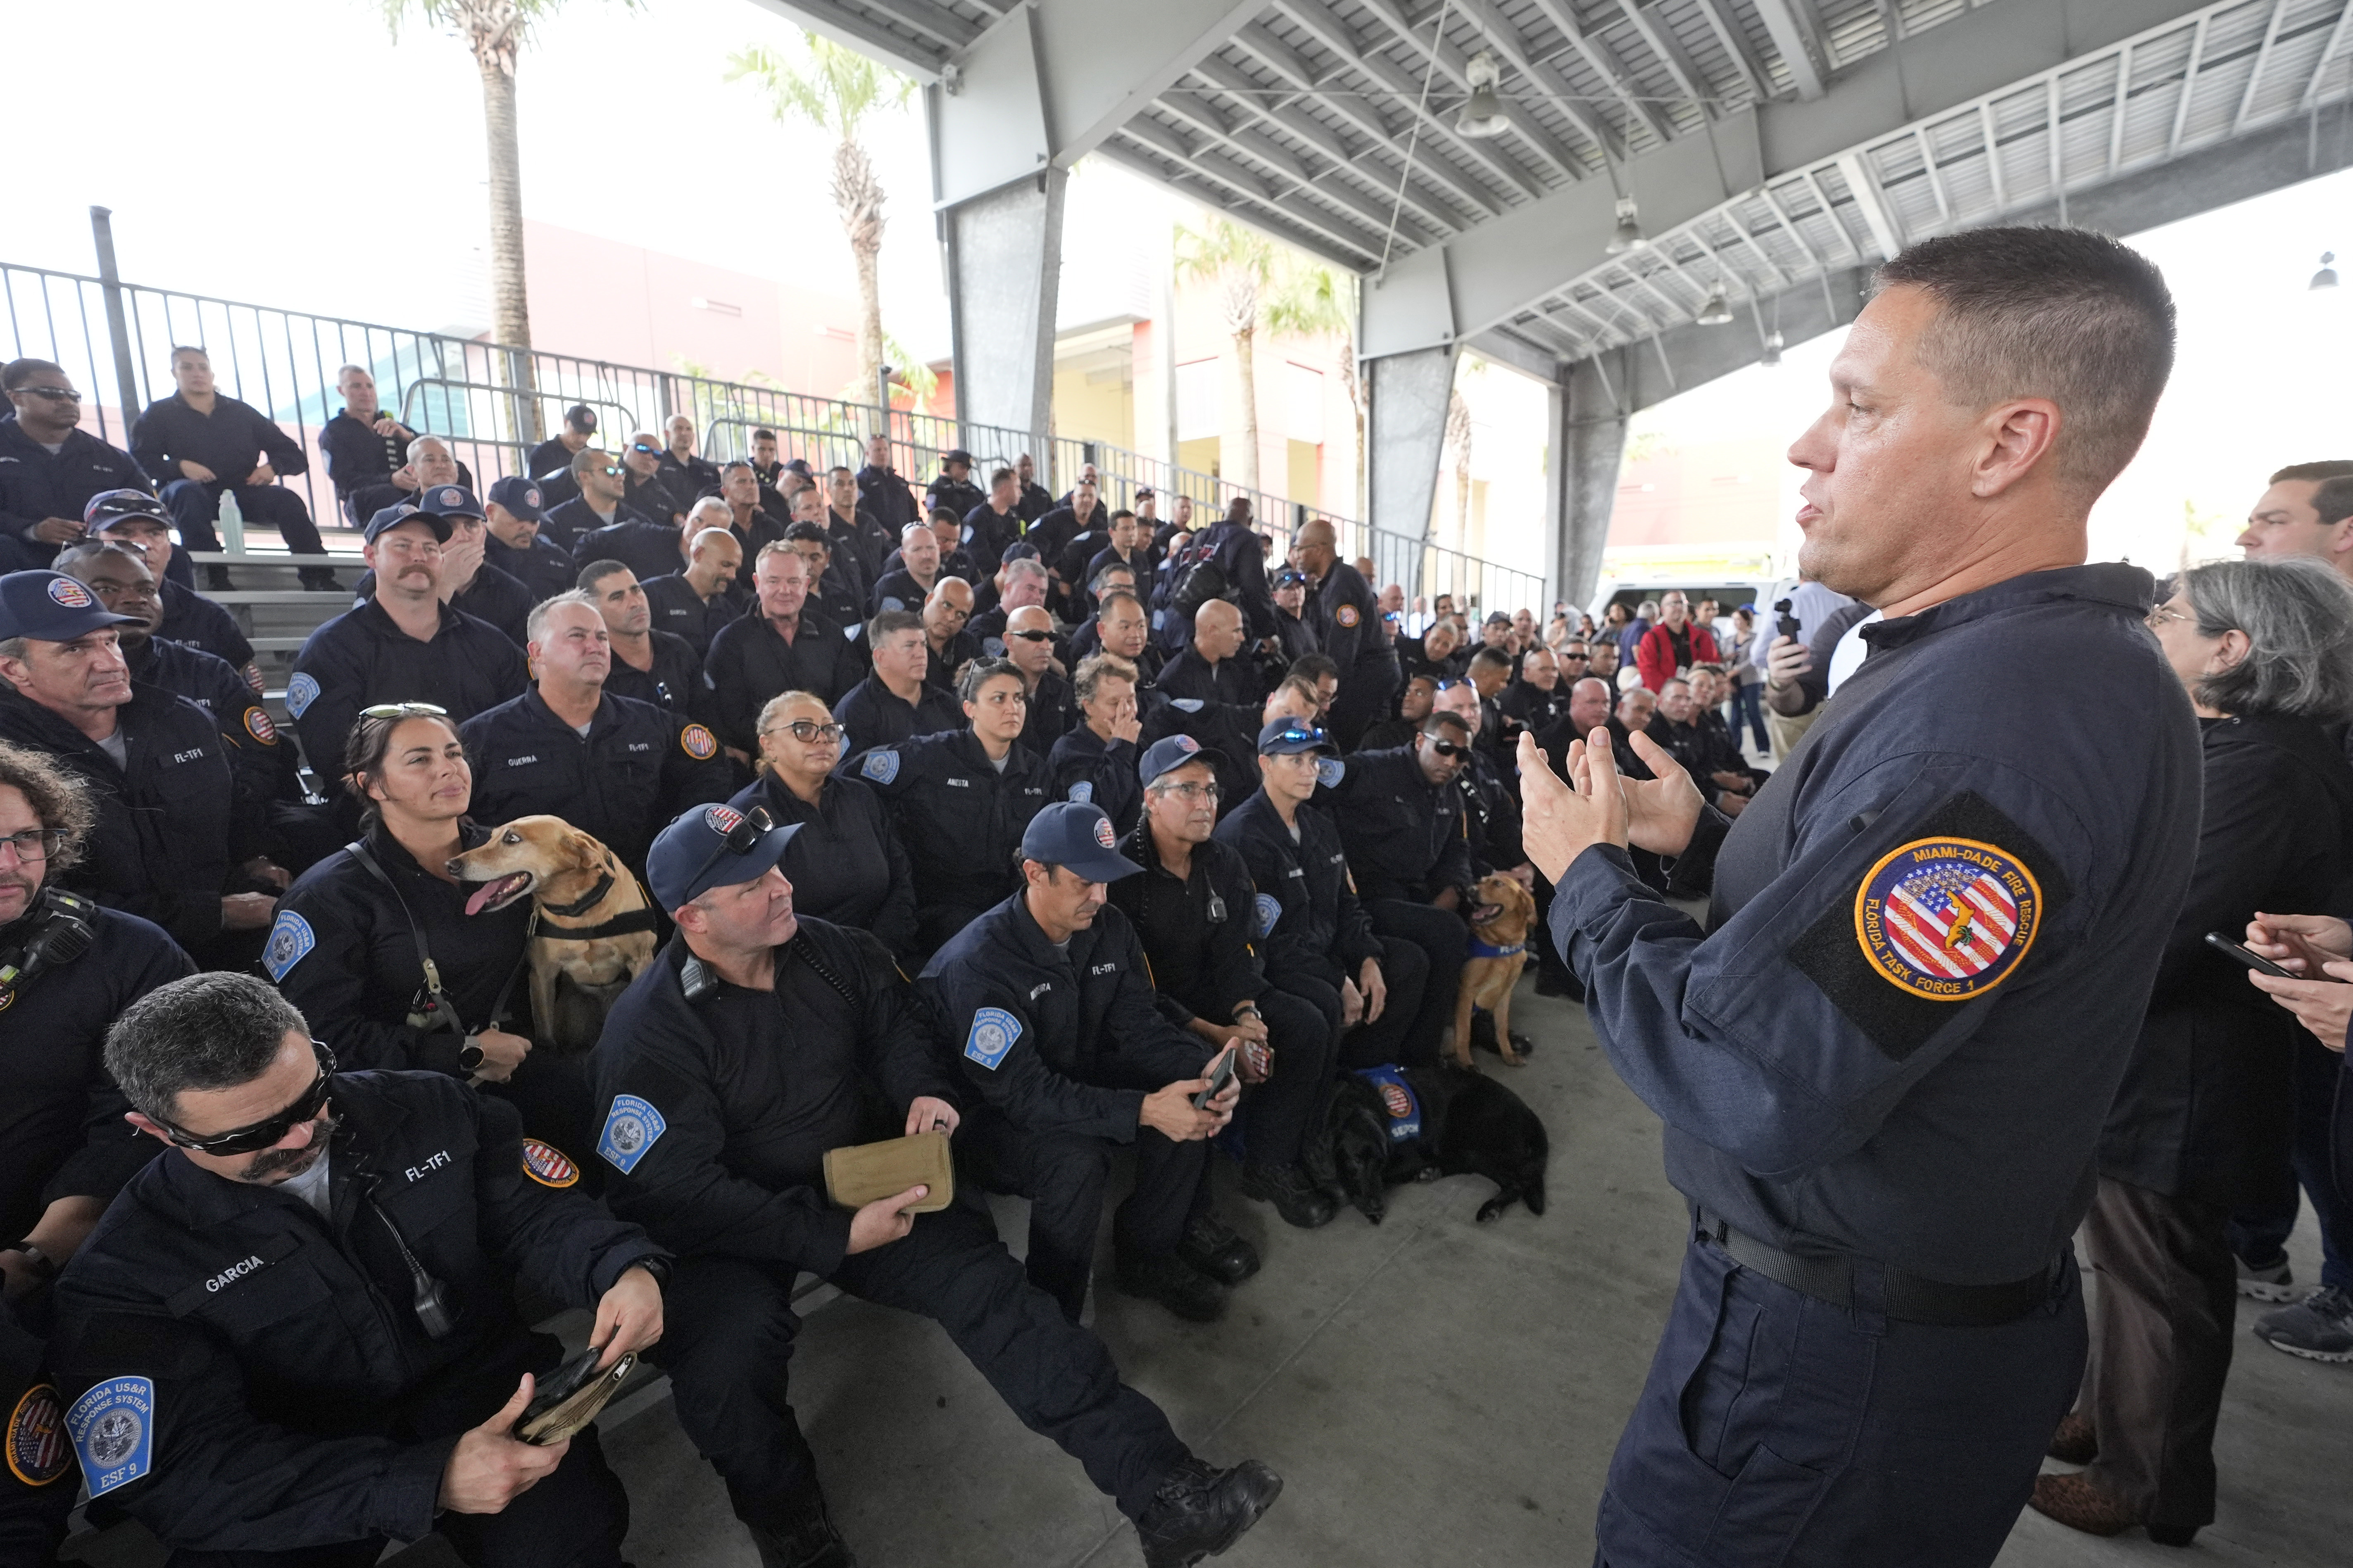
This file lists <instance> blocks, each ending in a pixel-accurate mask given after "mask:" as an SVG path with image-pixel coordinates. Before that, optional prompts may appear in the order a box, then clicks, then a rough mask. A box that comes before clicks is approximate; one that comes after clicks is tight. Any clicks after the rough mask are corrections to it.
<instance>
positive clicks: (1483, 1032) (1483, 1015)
mask: <svg viewBox="0 0 2353 1568" xmlns="http://www.w3.org/2000/svg"><path fill="white" fill-rule="evenodd" d="M1471 1044H1472V1047H1475V1048H1476V1049H1479V1050H1482V1051H1493V1050H1495V1048H1496V1047H1495V1015H1493V1013H1488V1012H1483V1011H1482V1012H1477V1013H1473V1014H1472V1015H1471ZM1535 1048H1536V1043H1535V1041H1534V1040H1532V1039H1530V1038H1528V1037H1526V1036H1525V1035H1523V1034H1522V1033H1520V1032H1519V1031H1518V1030H1517V1029H1514V1030H1513V1031H1512V1049H1514V1050H1515V1051H1517V1052H1519V1053H1520V1055H1522V1056H1524V1057H1526V1056H1534V1055H1535ZM1496 1054H1497V1055H1499V1056H1500V1055H1502V1054H1503V1053H1502V1052H1500V1051H1496Z"/></svg>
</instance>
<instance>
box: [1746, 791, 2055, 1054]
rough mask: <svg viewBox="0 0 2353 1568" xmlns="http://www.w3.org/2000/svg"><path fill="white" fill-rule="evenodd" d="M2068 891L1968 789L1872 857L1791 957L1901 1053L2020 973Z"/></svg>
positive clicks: (2050, 866)
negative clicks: (1847, 894)
mask: <svg viewBox="0 0 2353 1568" xmlns="http://www.w3.org/2000/svg"><path fill="white" fill-rule="evenodd" d="M2067 898H2068V887H2067V881H2066V878H2065V876H2064V874H2063V873H2062V872H2061V871H2060V869H2059V867H2058V865H2057V863H2056V862H2055V861H2053V860H2052V858H2051V856H2050V854H2049V853H2048V852H2047V851H2046V850H2044V849H2043V847H2042V845H2041V844H2039V843H2037V842H2036V841H2035V840H2034V839H2033V838H2032V837H2029V835H2028V834H2027V832H2026V830H2025V829H2024V828H2022V827H2021V826H2019V825H2018V824H2017V823H2015V822H2013V821H2011V820H2010V817H2009V816H2007V815H2005V814H2004V813H2003V812H2002V811H2000V809H1999V808H1998V807H1996V806H1995V805H1992V804H1991V803H1990V802H1989V801H1987V800H1986V799H1984V798H1983V797H1982V796H1980V795H1976V794H1974V793H1971V792H1966V791H1965V792H1963V793H1962V794H1960V795H1955V796H1954V797H1953V798H1952V799H1951V800H1948V801H1947V802H1945V803H1944V804H1943V805H1939V806H1938V807H1936V809H1935V810H1934V811H1932V812H1930V813H1929V814H1928V815H1927V816H1926V817H1924V818H1922V819H1921V820H1920V821H1919V822H1918V823H1917V824H1915V825H1914V826H1913V828H1912V833H1911V836H1910V837H1906V838H1905V841H1904V842H1903V843H1901V844H1899V845H1897V846H1896V847H1894V848H1893V849H1890V850H1889V851H1888V852H1887V853H1885V854H1883V855H1882V856H1880V857H1879V858H1877V859H1876V860H1874V861H1873V863H1872V864H1871V866H1870V868H1868V869H1867V870H1865V871H1864V872H1863V873H1862V876H1861V877H1860V878H1859V879H1858V880H1857V884H1856V887H1855V890H1854V896H1853V897H1852V900H1846V901H1843V902H1841V903H1840V904H1838V905H1835V906H1833V907H1832V908H1831V909H1829V910H1824V911H1823V913H1822V914H1821V916H1820V918H1819V919H1818V920H1816V921H1815V922H1814V923H1813V925H1812V926H1810V927H1809V928H1808V929H1807V931H1805V932H1804V933H1803V934H1802V935H1800V936H1799V938H1798V939H1797V941H1796V942H1792V943H1791V944H1790V947H1789V961H1790V962H1791V963H1793V964H1795V965H1796V966H1797V968H1798V970H1799V972H1800V973H1803V974H1804V975H1805V976H1806V977H1807V978H1808V979H1810V980H1811V981H1812V982H1813V983H1814V984H1816V985H1819V986H1820V987H1821V989H1822V992H1823V994H1825V995H1827V996H1828V997H1830V999H1831V1002H1832V1003H1834V1004H1835V1005H1837V1007H1838V1009H1839V1011H1840V1012H1841V1013H1843V1014H1845V1015H1846V1016H1848V1017H1849V1018H1850V1019H1852V1020H1853V1022H1854V1024H1855V1025H1856V1026H1858V1027H1859V1028H1861V1029H1862V1031H1863V1033H1864V1034H1866V1035H1868V1036H1870V1037H1871V1040H1872V1043H1873V1045H1875V1046H1877V1047H1879V1048H1880V1050H1881V1051H1883V1053H1885V1054H1886V1055H1887V1056H1888V1057H1889V1058H1891V1059H1893V1060H1895V1061H1902V1060H1904V1059H1905V1058H1907V1057H1909V1056H1910V1055H1911V1054H1912V1053H1913V1052H1914V1051H1915V1050H1917V1049H1919V1048H1920V1047H1922V1046H1923V1045H1925V1044H1926V1043H1927V1041H1928V1040H1929V1039H1930V1038H1931V1037H1933V1036H1934V1035H1935V1034H1936V1032H1937V1030H1939V1029H1941V1028H1942V1027H1943V1026H1945V1025H1946V1024H1947V1022H1948V1021H1949V1020H1950V1019H1951V1018H1952V1016H1953V1013H1952V1004H1954V1003H1957V1002H1970V1001H1974V1000H1976V999H1977V998H1978V997H1980V996H1983V995H1985V994H1987V993H1989V992H1990V991H1992V990H1993V989H1994V988H1995V987H1996V986H1998V985H2000V984H2001V983H2002V982H2004V981H2005V980H2008V979H2009V978H2010V976H2011V975H2012V974H2014V973H2017V972H2018V969H2019V966H2020V965H2021V963H2024V962H2025V960H2026V956H2027V953H2028V952H2029V951H2030V950H2031V948H2032V947H2033V945H2034V941H2035V938H2036V937H2037V936H2038V935H2039V934H2040V933H2041V931H2042V926H2043V924H2044V923H2045V922H2046V921H2048V920H2049V919H2050V918H2051V916H2052V915H2053V914H2055V913H2056V912H2057V911H2058V910H2059V909H2060V908H2061V907H2062V906H2063V905H2064V904H2065V902H2066V900H2067Z"/></svg>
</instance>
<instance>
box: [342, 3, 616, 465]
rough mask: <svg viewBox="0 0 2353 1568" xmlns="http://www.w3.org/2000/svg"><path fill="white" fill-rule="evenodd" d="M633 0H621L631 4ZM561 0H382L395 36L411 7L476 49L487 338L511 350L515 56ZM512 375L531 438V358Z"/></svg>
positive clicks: (517, 168) (520, 323)
mask: <svg viewBox="0 0 2353 1568" xmlns="http://www.w3.org/2000/svg"><path fill="white" fill-rule="evenodd" d="M637 3H638V0H622V4H624V5H636V4H637ZM561 4H563V0H383V5H384V20H385V26H387V27H389V28H390V29H391V31H392V35H393V37H395V38H396V39H397V38H398V37H400V25H401V23H402V22H404V21H406V19H407V17H408V15H409V13H410V12H412V11H414V12H416V13H417V14H418V15H420V16H423V17H424V18H425V19H426V20H427V22H432V23H438V24H439V25H441V26H447V27H449V28H451V29H452V30H454V31H455V32H456V33H457V34H458V35H459V37H463V38H464V39H465V40H466V45H467V47H469V48H470V49H472V50H473V51H474V68H475V69H477V70H478V71H480V73H481V77H482V124H483V129H484V131H485V132H486V133H487V134H488V136H489V138H490V165H491V168H490V174H491V182H490V184H491V341H492V342H497V343H501V344H504V345H506V346H507V347H509V348H516V349H528V348H530V347H531V300H530V291H529V289H528V287H527V286H526V284H525V282H524V279H523V268H522V154H521V153H520V152H519V151H518V149H517V146H516V142H515V57H516V56H518V55H520V54H521V53H522V47H523V45H524V44H525V43H527V42H529V41H530V37H531V26H532V24H533V22H534V21H536V20H538V19H539V18H540V17H542V16H548V15H550V14H552V13H553V12H554V10H555V8H556V6H558V5H561ZM514 361H515V363H512V365H510V366H508V372H509V376H510V381H511V384H512V385H514V386H515V387H517V388H518V389H519V390H520V391H521V393H522V396H521V397H520V398H518V399H517V403H518V405H519V407H520V410H521V417H520V418H519V419H518V420H517V424H518V426H519V427H520V430H519V433H524V434H527V435H528V437H529V438H530V439H532V440H533V441H536V440H538V439H539V438H540V435H541V424H540V416H539V402H538V399H536V398H535V397H533V396H532V395H531V392H532V370H531V359H530V356H529V355H527V354H518V355H516V356H514Z"/></svg>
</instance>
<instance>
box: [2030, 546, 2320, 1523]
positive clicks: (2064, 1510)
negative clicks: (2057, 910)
mask: <svg viewBox="0 0 2353 1568" xmlns="http://www.w3.org/2000/svg"><path fill="white" fill-rule="evenodd" d="M2149 626H2150V629H2151V630H2153V631H2154V632H2155V633H2156V634H2157V637H2158V642H2159V643H2160V644H2161V645H2162V646H2163V647H2164V649H2165V653H2166V656H2167V658H2168V660H2169V661H2170V662H2171V664H2172V666H2173V668H2174V671H2175V673H2177V674H2178V675H2179V676H2180V678H2181V683H2182V685H2183V687H2184V688H2185V689H2187V690H2188V691H2189V698H2190V702H2191V704H2192V706H2193V707H2195V708H2196V710H2197V712H2198V719H2199V725H2200V729H2201V731H2203V734H2204V755H2205V768H2204V773H2205V808H2204V813H2203V816H2202V819H2201V826H2200V839H2199V848H2198V864H2197V868H2196V870H2195V871H2194V873H2193V874H2192V877H2191V879H2190V886H2189V895H2188V897H2187V898H2186V899H2185V900H2184V901H2183V904H2182V909H2181V913H2180V915H2179V918H2178V919H2177V920H2176V921H2174V926H2173V932H2172V935H2171V936H2170V938H2169V939H2168V941H2167V943H2166V952H2165V956H2164V960H2163V962H2162V963H2161V964H2160V965H2159V967H2158V975H2157V984H2156V988H2155V990H2154V992H2153V993H2152V994H2151V995H2150V997H2149V1003H2148V1011H2147V1016H2146V1018H2145V1019H2144V1021H2143V1023H2142V1026H2141V1032H2140V1037H2139V1040H2138V1041H2137V1044H2136V1046H2135V1047H2134V1050H2133V1055H2132V1058H2131V1059H2130V1061H2129V1062H2128V1063H2127V1064H2126V1068H2125V1076H2124V1080H2123V1082H2122V1084H2121V1085H2120V1086H2119V1087H2118V1089H2117V1090H2116V1100H2115V1102H2114V1105H2113V1106H2112V1108H2111V1109H2110V1110H2109V1113H2108V1120H2107V1125H2106V1128H2105V1131H2103V1133H2102V1135H2101V1139H2100V1147H2099V1191H2098V1193H2097V1194H2096V1196H2094V1199H2093V1202H2092V1208H2091V1213H2090V1214H2089V1215H2087V1216H2086V1217H2085V1219H2084V1241H2085V1244H2086V1247H2087V1249H2088V1251H2089V1252H2090V1255H2091V1259H2092V1263H2093V1266H2094V1268H2095V1269H2096V1270H2097V1271H2098V1274H2099V1277H2100V1288H2099V1289H2098V1290H2097V1291H2096V1292H2095V1293H2094V1303H2095V1305H2094V1310H2093V1314H2092V1321H2091V1337H2092V1356H2091V1363H2090V1369H2089V1371H2088V1372H2087V1373H2086V1375H2085V1377H2084V1385H2083V1391H2082V1393H2081V1394H2080V1396H2079V1397H2078V1399H2077V1401H2076V1405H2075V1409H2074V1412H2073V1414H2072V1415H2069V1416H2068V1417H2067V1419H2066V1420H2065V1421H2063V1422H2062V1423H2061V1424H2060V1427H2059V1431H2058V1433H2057V1434H2056V1436H2054V1437H2053V1439H2052V1446H2051V1452H2052V1456H2053V1457H2054V1458H2061V1459H2064V1460H2068V1461H2071V1462H2073V1463H2078V1464H2084V1465H2085V1466H2086V1468H2084V1471H2083V1472H2082V1473H2081V1474H2079V1475H2048V1476H2043V1477H2042V1478H2040V1479H2038V1480H2037V1481H2036V1482H2035V1487H2034V1496H2033V1503H2034V1507H2035V1508H2036V1509H2037V1510H2041V1511H2042V1512H2043V1513H2046V1514H2049V1515H2050V1516H2051V1517H2052V1518H2053V1519H2056V1520H2058V1521H2060V1522H2061V1523H2063V1524H2067V1525H2072V1526H2073V1527H2074V1528H2075V1529H2078V1530H2083V1531H2090V1532H2091V1533H2094V1534H2098V1535H2114V1534H2116V1533H2117V1532H2118V1531H2123V1530H2126V1529H2129V1528H2131V1527H2132V1526H2133V1525H2136V1524H2139V1525H2145V1526H2147V1530H2148V1533H2149V1535H2150V1537H2151V1538H2152V1539H2154V1540H2156V1541H2158V1542H2164V1543H2166V1544H2168V1545H2176V1546H2179V1545H2187V1544H2188V1543H2189V1539H2190V1537H2192V1536H2193V1535H2195V1534H2196V1533H2197V1532H2198V1531H2199V1529H2200V1527H2201V1526H2203V1525H2205V1524H2208V1523H2210V1522H2211V1521H2212V1520H2213V1518H2214V1456H2213V1438H2214V1423H2215V1417H2216V1415H2218V1414H2219V1412H2220V1410H2221V1402H2222V1383H2223V1379H2224V1377H2225V1375H2226V1374H2227V1373H2229V1371H2230V1365H2231V1345H2232V1321H2233V1314H2234V1309H2235V1301H2236V1286H2237V1272H2238V1270H2237V1265H2236V1263H2235V1261H2234V1260H2233V1258H2232V1253H2231V1247H2230V1242H2229V1240H2228V1236H2227V1226H2228V1223H2229V1220H2230V1216H2231V1213H2232V1209H2233V1208H2234V1207H2236V1206H2237V1205H2239V1204H2240V1203H2242V1201H2245V1200H2247V1199H2249V1198H2252V1197H2255V1196H2259V1195H2261V1188H2260V1186H2259V1185H2258V1184H2259V1183H2260V1182H2261V1181H2262V1180H2263V1177H2264V1176H2265V1174H2266V1173H2269V1172H2273V1171H2276V1170H2278V1169H2280V1168H2282V1167H2283V1166H2284V1164H2285V1163H2286V1160H2287V1151H2288V1144H2289V1141H2290V1138H2291V1136H2292V1128H2293V1101H2294V1093H2293V1089H2292V1081H2293V1080H2292V1077H2291V1071H2292V1065H2293V1062H2294V1055H2293V1053H2294V1051H2295V1047H2296V1043H2297V1042H2296V1035H2297V1028H2296V1025H2295V1019H2294V1018H2293V1017H2292V1016H2289V1015H2288V1014H2286V1013H2284V1012H2283V1011H2281V1010H2280V1009H2279V1008H2277V1007H2275V1006H2273V1005H2271V999H2270V998H2269V997H2267V996H2265V995H2264V994H2263V992H2261V991H2259V990H2257V989H2255V988H2254V987H2253V986H2252V985H2250V984H2247V982H2246V978H2245V976H2244V974H2243V973H2242V972H2241V970H2240V967H2239V965H2238V964H2236V963H2233V962H2232V960H2230V959H2229V958H2226V957H2224V956H2223V955H2221V953H2219V952H2215V951H2214V950H2213V949H2211V948H2210V947H2208V946H2207V945H2206V944H2205V935H2206V933H2207V932H2208V931H2221V932H2223V933H2225V934H2226V935H2235V934H2236V933H2238V932H2240V931H2244V930H2245V929H2246V925H2247V921H2248V920H2249V919H2250V918H2251V917H2252V916H2253V914H2254V912H2255V911H2256V910H2310V909H2320V908H2324V907H2326V903H2325V901H2326V900H2327V894H2328V892H2329V890H2330V889H2331V888H2332V887H2334V886H2335V885H2336V884H2337V881H2338V880H2339V879H2341V878H2342V877H2344V875H2345V874H2346V872H2347V871H2348V868H2353V766H2348V764H2347V762H2346V757H2345V752H2344V751H2343V749H2342V747H2341V746H2340V745H2339V743H2338V742H2337V735H2336V730H2335V726H2337V725H2339V724H2341V723H2342V722H2343V721H2345V720H2346V719H2347V718H2348V716H2353V584H2348V583H2347V582H2346V581H2345V580H2344V579H2343V578H2341V577H2339V576H2337V574H2336V573H2334V572H2333V571H2331V570H2329V569H2328V568H2327V566H2326V565H2324V564H2322V563H2319V562H2317V561H2307V560H2295V561H2284V562H2276V563H2274V562H2261V561H2231V562H2223V563H2217V564H2215V565H2211V566H2200V567H2197V568H2194V569H2192V570H2190V571H2189V572H2187V573H2184V574H2182V576H2181V578H2180V579H2179V582H2178V584H2177V586H2176V591H2175V593H2174V595H2173V596H2172V597H2171V598H2170V599H2168V601H2166V602H2165V603H2164V604H2162V605H2158V607H2157V608H2156V609H2155V610H2153V611H2152V612H2150V615H2149ZM2085 805H2086V808H2087V809H2093V810H2096V809H2097V808H2098V805H2099V803H2098V802H2096V801H2093V802H2086V803H2085ZM2058 1043H2059V1042H2053V1044H2054V1045H2055V1044H2058Z"/></svg>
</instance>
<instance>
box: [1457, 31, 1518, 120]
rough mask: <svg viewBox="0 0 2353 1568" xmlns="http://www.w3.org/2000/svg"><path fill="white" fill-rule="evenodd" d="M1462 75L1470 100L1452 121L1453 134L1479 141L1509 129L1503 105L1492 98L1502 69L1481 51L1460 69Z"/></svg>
mask: <svg viewBox="0 0 2353 1568" xmlns="http://www.w3.org/2000/svg"><path fill="white" fill-rule="evenodd" d="M1462 74H1463V75H1464V76H1465V77H1467V78H1469V79H1470V82H1471V98H1470V101H1468V102H1466V103H1465V104H1463V106H1462V112H1461V114H1460V115H1458V116H1456V118H1455V121H1454V131H1455V134H1457V135H1460V136H1471V137H1475V138H1478V139H1480V140H1482V141H1483V140H1484V139H1485V138H1487V137H1490V136H1501V135H1502V134H1503V133H1504V132H1505V131H1507V130H1509V129H1510V128H1511V121H1507V120H1505V119H1504V101H1503V100H1501V99H1499V98H1497V97H1496V96H1495V88H1496V85H1497V84H1498V83H1500V82H1501V81H1502V80H1503V79H1504V71H1503V68H1502V67H1500V66H1498V65H1497V64H1496V63H1495V57H1494V56H1493V55H1491V54H1489V53H1488V52H1487V51H1486V50H1484V49H1481V50H1480V51H1479V52H1478V53H1477V54H1475V55H1472V57H1471V58H1470V60H1469V62H1468V63H1467V64H1465V65H1464V66H1463V68H1462Z"/></svg>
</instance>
